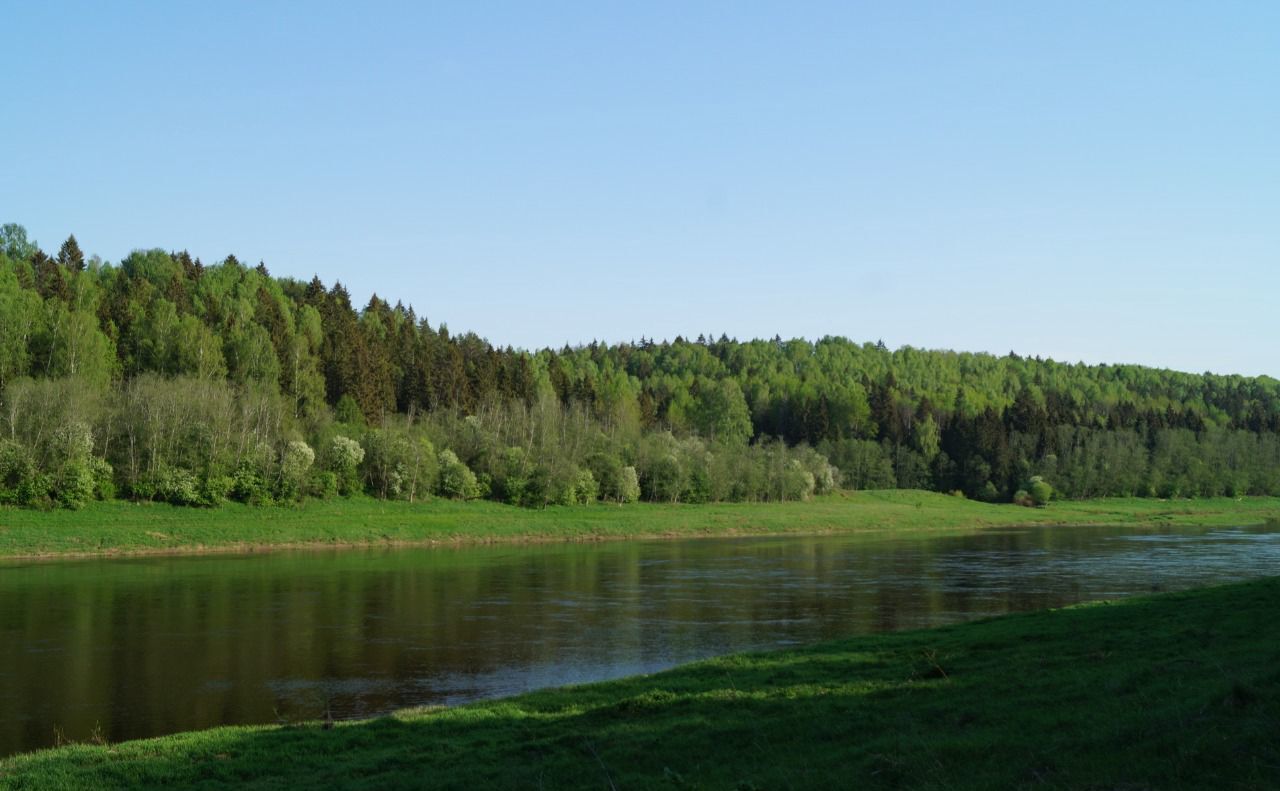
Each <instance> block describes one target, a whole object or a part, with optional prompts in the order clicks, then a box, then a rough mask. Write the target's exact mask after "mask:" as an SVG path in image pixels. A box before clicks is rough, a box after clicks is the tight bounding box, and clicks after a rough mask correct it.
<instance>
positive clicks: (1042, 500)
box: [1027, 475, 1053, 506]
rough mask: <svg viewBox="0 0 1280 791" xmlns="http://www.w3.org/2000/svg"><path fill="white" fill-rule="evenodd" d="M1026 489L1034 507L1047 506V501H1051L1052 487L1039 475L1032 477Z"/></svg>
mask: <svg viewBox="0 0 1280 791" xmlns="http://www.w3.org/2000/svg"><path fill="white" fill-rule="evenodd" d="M1027 488H1028V490H1029V494H1030V495H1031V501H1032V502H1033V503H1035V504H1036V505H1041V506H1043V505H1048V504H1049V500H1051V499H1053V487H1052V486H1050V485H1049V483H1048V481H1046V480H1045V479H1044V478H1041V477H1040V476H1039V475H1036V476H1034V477H1032V479H1031V483H1030V486H1028V487H1027Z"/></svg>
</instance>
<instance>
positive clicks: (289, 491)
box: [276, 439, 316, 500]
mask: <svg viewBox="0 0 1280 791" xmlns="http://www.w3.org/2000/svg"><path fill="white" fill-rule="evenodd" d="M315 460H316V452H315V451H314V450H312V449H311V446H310V445H308V444H307V443H305V442H303V441H302V440H298V439H295V440H290V441H289V442H288V443H286V444H285V446H284V450H282V451H281V453H280V476H279V482H278V484H277V487H276V489H277V491H276V495H277V497H278V498H279V499H282V500H295V499H297V498H298V497H299V496H301V495H302V494H303V492H304V490H305V485H306V481H307V477H308V475H309V473H310V472H311V465H312V464H313V463H315Z"/></svg>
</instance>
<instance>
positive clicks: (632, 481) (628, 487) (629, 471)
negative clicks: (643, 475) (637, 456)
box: [618, 466, 640, 503]
mask: <svg viewBox="0 0 1280 791" xmlns="http://www.w3.org/2000/svg"><path fill="white" fill-rule="evenodd" d="M639 499H640V474H639V473H637V472H636V468H635V467H631V466H627V467H623V468H622V477H621V479H620V480H619V481H618V502H620V503H634V502H635V501H636V500H639Z"/></svg>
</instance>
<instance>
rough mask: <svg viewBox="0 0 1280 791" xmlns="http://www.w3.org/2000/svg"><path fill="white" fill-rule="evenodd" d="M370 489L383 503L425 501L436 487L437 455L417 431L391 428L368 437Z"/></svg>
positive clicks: (366, 469)
mask: <svg viewBox="0 0 1280 791" xmlns="http://www.w3.org/2000/svg"><path fill="white" fill-rule="evenodd" d="M362 444H363V448H364V451H365V456H364V462H363V467H362V468H363V470H364V478H365V483H366V489H367V490H368V491H369V492H370V493H371V494H374V495H376V496H378V497H381V498H383V499H404V500H409V501H410V502H412V501H414V500H418V499H421V498H422V497H423V496H424V495H426V494H428V493H429V492H430V491H431V490H432V489H433V488H434V487H435V481H436V476H437V474H438V473H437V469H436V464H437V460H436V451H435V448H434V447H433V446H432V444H431V440H429V439H427V438H426V437H425V436H422V434H421V432H420V431H419V430H416V429H414V428H413V427H411V426H410V427H406V426H393V425H390V424H389V425H388V426H387V427H385V428H381V429H373V430H371V431H369V432H367V433H366V434H365V435H364V439H363V443H362Z"/></svg>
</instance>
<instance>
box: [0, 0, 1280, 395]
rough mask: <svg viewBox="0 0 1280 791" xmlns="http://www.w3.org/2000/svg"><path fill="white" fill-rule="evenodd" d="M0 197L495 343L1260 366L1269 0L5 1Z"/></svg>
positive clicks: (1274, 40)
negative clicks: (333, 288)
mask: <svg viewBox="0 0 1280 791" xmlns="http://www.w3.org/2000/svg"><path fill="white" fill-rule="evenodd" d="M3 28H4V34H3V41H4V45H3V46H0V88H3V95H4V97H5V102H6V105H7V107H8V112H7V114H6V116H7V117H6V120H5V122H4V124H3V127H0V150H3V152H4V154H3V159H2V160H0V161H3V163H4V168H3V178H2V179H0V221H5V222H8V221H16V222H20V223H22V224H24V225H25V226H26V227H27V228H28V231H29V232H30V234H31V235H32V236H34V237H35V238H36V239H37V240H39V241H40V242H41V244H42V245H43V246H44V247H45V248H46V249H56V248H57V246H58V244H59V243H60V242H61V240H62V239H63V238H65V237H66V235H67V234H68V233H72V232H74V233H75V234H76V236H77V238H78V239H79V240H80V241H81V244H82V246H83V247H84V248H85V250H86V251H87V252H92V253H97V254H99V255H101V256H102V257H103V258H105V259H107V260H110V261H117V260H119V259H120V258H121V257H122V256H124V255H125V254H127V253H128V251H129V250H130V249H133V248H136V247H164V248H170V249H173V248H177V249H182V248H186V249H189V250H190V251H191V252H192V253H193V254H195V255H199V256H200V257H202V258H203V259H204V260H205V261H206V262H211V261H215V260H220V259H221V258H223V257H225V256H226V255H227V254H228V253H235V254H236V255H237V256H238V257H239V258H241V259H242V260H248V261H251V262H255V263H256V262H257V261H258V260H264V261H265V262H266V263H267V265H268V267H270V269H271V271H272V272H273V273H275V274H277V275H290V276H295V277H298V278H302V279H309V278H310V277H311V276H312V275H313V274H319V275H320V276H321V277H322V278H323V279H325V280H326V281H328V282H332V281H333V280H334V279H340V280H341V281H343V282H344V283H346V284H347V285H348V287H349V288H350V289H351V291H352V294H353V297H354V298H355V299H357V300H358V301H361V302H363V301H364V300H366V299H367V298H368V296H369V294H370V293H372V292H377V293H378V294H380V295H383V296H386V297H389V298H391V299H393V300H394V299H396V298H399V299H402V300H404V301H405V302H406V303H412V304H413V305H414V307H415V308H416V309H417V310H418V311H419V314H420V315H426V316H427V317H428V318H429V319H430V320H431V321H432V323H433V324H434V323H438V322H440V321H444V322H447V323H448V325H449V327H450V328H451V329H452V330H454V331H460V330H474V331H476V332H478V333H479V334H481V335H483V336H485V337H487V338H489V339H490V340H491V341H493V342H495V343H499V344H504V345H505V344H512V345H516V346H525V347H531V346H542V345H548V344H550V345H556V346H559V345H561V344H563V343H566V342H568V343H571V344H572V343H580V342H589V341H590V340H592V339H601V340H610V341H617V340H628V339H635V338H639V337H640V336H642V335H643V336H646V337H658V338H663V337H674V336H675V335H677V334H684V335H692V336H696V335H697V334H699V333H715V334H717V335H718V334H719V333H721V332H726V333H728V334H729V335H731V336H737V337H739V338H747V337H755V336H761V337H772V336H773V335H775V334H781V335H782V336H784V337H791V336H805V337H810V338H814V337H820V336H823V335H828V334H831V335H846V336H849V337H851V338H854V339H856V340H876V339H884V341H885V342H886V343H888V344H889V345H890V346H899V345H903V344H910V345H913V346H921V347H931V348H936V347H945V348H955V349H961V350H971V351H992V352H996V353H1004V352H1006V351H1009V350H1010V349H1013V350H1016V351H1018V352H1019V353H1023V354H1032V355H1035V354H1039V355H1042V356H1048V357H1053V358H1055V359H1059V360H1067V361H1075V360H1084V361H1087V362H1136V363H1143V364H1150V365H1159V366H1167V367H1173V368H1179V369H1183V370H1190V371H1203V370H1212V371H1216V372H1224V373H1247V374H1263V373H1265V374H1270V375H1280V345H1277V343H1276V339H1277V337H1280V318H1277V316H1278V315H1280V312H1278V311H1277V310H1276V309H1275V303H1276V301H1277V295H1278V294H1280V4H1278V3H1274V2H1255V3H1232V2H1215V3H1183V2H1167V1H1166V2H1150V3H1144V2H1136V1H1135V2H1124V3H1115V2H1079V1H1078V0H1073V1H1072V2H1060V3H1058V2H1036V3H1026V2H1010V3H981V2H975V3H951V2H939V3H910V2H891V3H890V2H886V3H879V4H858V3H850V2H841V3H831V4H824V3H773V4H770V3H742V2H737V3H689V2H672V3H664V2H647V3H628V4H623V3H610V2H589V3H588V2H583V3H557V2H545V3H511V4H504V3H485V2H467V3H456V4H443V3H433V4H425V3H424V4H419V3H413V4H408V3H406V4H383V3H359V4H356V3H346V4H321V3H305V4H304V3H276V2H264V3H232V2H227V3H203V4H195V3H139V4H136V5H129V4H123V3H110V4H107V3H87V4H83V5H71V4H56V3H47V4H45V3H15V4H12V5H11V6H10V7H9V8H8V9H6V11H5V13H4V24H3Z"/></svg>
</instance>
